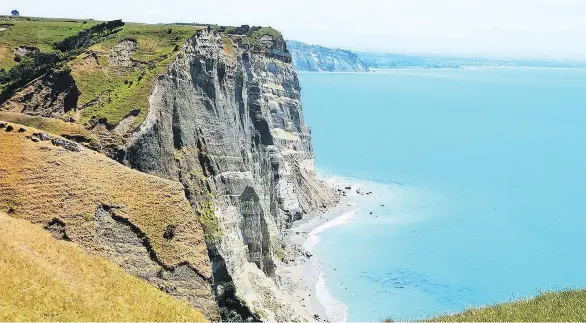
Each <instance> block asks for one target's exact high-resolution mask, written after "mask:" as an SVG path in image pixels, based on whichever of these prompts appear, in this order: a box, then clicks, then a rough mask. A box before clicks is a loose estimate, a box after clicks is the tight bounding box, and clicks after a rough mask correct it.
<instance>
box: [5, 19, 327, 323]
mask: <svg viewBox="0 0 586 323" xmlns="http://www.w3.org/2000/svg"><path fill="white" fill-rule="evenodd" d="M46 24H49V25H52V27H51V28H47V27H46ZM63 24H65V26H69V27H68V28H67V27H63ZM5 25H6V26H7V27H5V31H4V34H3V35H2V36H3V38H2V41H4V44H1V45H0V47H2V48H4V49H6V48H10V46H14V44H18V47H16V49H15V50H14V55H15V57H16V55H19V56H20V57H21V58H20V62H18V64H16V65H14V64H13V63H12V62H10V63H9V64H8V63H7V60H6V59H4V60H0V67H3V68H4V71H1V73H0V90H1V95H0V110H3V111H4V112H2V113H0V119H4V120H6V121H10V122H18V123H20V124H25V125H29V126H33V127H37V128H39V129H41V130H42V131H46V132H48V133H49V134H48V135H40V134H41V133H43V132H42V131H39V130H34V129H32V128H27V127H24V126H20V125H13V126H12V128H13V129H17V128H18V129H20V128H23V129H24V132H22V133H21V132H18V131H16V130H13V131H10V132H4V134H3V136H4V137H3V138H2V140H1V141H0V145H2V146H3V147H2V151H3V152H4V151H11V153H10V154H8V155H6V156H2V157H0V189H2V190H3V191H2V193H3V194H1V195H0V196H2V198H1V199H0V206H1V207H3V208H4V209H5V210H4V211H10V215H11V216H14V217H19V218H24V219H27V220H29V221H31V222H33V223H39V224H41V225H43V226H44V227H45V228H47V230H50V231H51V232H57V234H56V236H57V237H60V238H63V237H64V236H67V239H70V240H72V241H73V242H75V243H76V244H79V245H80V246H81V247H82V248H84V249H85V250H87V251H89V252H96V253H99V254H100V255H102V256H104V257H105V258H106V259H108V260H109V261H111V262H113V263H115V264H116V265H118V266H120V267H121V268H123V269H124V270H125V271H126V272H128V273H130V274H132V275H135V276H137V277H139V278H141V279H143V280H145V281H146V282H147V283H150V284H152V285H154V286H156V287H157V288H159V289H160V290H162V291H164V292H166V293H168V294H170V295H172V296H174V297H175V298H178V299H181V300H185V301H188V302H189V303H190V304H191V306H193V307H194V308H196V309H199V310H201V312H202V313H204V314H205V315H206V317H208V318H210V319H212V320H216V319H218V318H219V316H218V312H219V314H220V315H221V317H222V319H223V320H258V319H261V320H266V321H302V320H309V319H310V317H311V315H312V313H306V311H305V309H303V308H299V306H298V305H296V304H294V303H293V304H292V302H291V300H290V297H289V295H288V294H287V293H286V292H284V291H283V288H282V286H281V285H280V278H279V277H280V259H279V258H278V255H279V254H282V251H283V250H285V249H293V248H291V246H288V245H286V244H285V243H283V241H284V240H283V237H284V234H285V233H286V231H287V229H288V227H289V226H290V225H291V223H292V222H293V221H295V220H298V219H300V218H301V217H302V216H304V215H305V214H307V213H310V212H319V211H320V210H325V209H326V208H327V207H329V206H331V205H333V204H334V203H335V202H336V201H337V195H336V194H335V193H334V191H333V190H331V189H330V188H328V187H327V186H325V185H324V184H323V183H322V182H320V181H319V180H318V179H317V178H316V175H315V170H314V161H313V150H312V147H311V133H310V129H309V128H308V127H307V125H306V124H305V123H304V120H303V113H302V108H301V103H300V86H299V81H298V79H297V75H296V73H295V71H294V69H293V66H292V64H291V55H290V53H289V51H288V49H287V46H286V43H285V41H284V40H283V38H282V36H281V35H280V34H279V33H278V32H277V31H275V30H274V29H271V28H261V27H248V26H242V27H237V28H236V27H218V26H192V25H140V24H126V25H124V23H122V22H117V21H115V22H108V23H99V22H95V21H90V22H81V21H65V22H63V21H58V22H55V21H52V20H43V19H33V20H26V19H10V20H9V21H8V22H7V23H6V24H5ZM33 25H38V26H39V27H38V29H39V30H45V31H46V32H47V35H46V39H45V38H42V37H41V38H31V39H29V40H25V39H23V37H19V35H20V34H21V33H24V32H25V31H26V30H27V28H31V26H33ZM80 26H83V27H80ZM60 28H61V29H60ZM76 28H77V29H76ZM84 28H85V29H84ZM56 30H57V31H60V34H59V35H61V36H60V37H63V35H65V36H67V37H66V38H65V39H64V40H60V41H59V42H58V43H57V44H58V45H59V46H52V47H48V46H47V43H48V42H50V41H55V38H56V37H57V35H55V34H51V33H53V32H54V31H56ZM76 30H79V31H77V32H76ZM25 45H26V48H29V49H28V51H23V50H22V49H20V48H25V47H24V46H25ZM13 48H14V47H13ZM32 48H36V49H32ZM17 49H18V50H17ZM47 57H49V58H50V59H49V58H47ZM1 64H5V65H1ZM23 64H24V65H23ZM5 124H6V123H5ZM5 126H6V125H5ZM15 131H16V132H15ZM35 134H36V135H35ZM58 136H65V137H66V138H68V139H70V140H73V141H75V142H76V143H74V142H70V141H68V140H66V139H62V138H60V137H58ZM4 138H7V139H6V140H5V139H4ZM47 138H48V140H46V139H47ZM55 143H57V144H55ZM72 147H73V148H72ZM13 151H14V153H12V152H13ZM108 157H109V158H111V159H109V158H108ZM128 167H130V168H133V169H135V170H130V169H129V168H128ZM41 169H42V170H43V171H40V170H41ZM145 173H146V174H145ZM147 174H149V175H147ZM13 205H15V206H16V207H15V206H13ZM64 228H66V229H64ZM202 229H203V230H202ZM206 247H207V250H206ZM208 257H209V258H208ZM214 298H215V302H214ZM216 304H217V305H216ZM218 308H219V311H218Z"/></svg>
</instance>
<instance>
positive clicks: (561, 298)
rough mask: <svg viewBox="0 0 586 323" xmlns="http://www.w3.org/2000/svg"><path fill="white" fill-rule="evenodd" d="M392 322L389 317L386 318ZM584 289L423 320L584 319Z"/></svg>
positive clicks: (561, 320) (544, 320)
mask: <svg viewBox="0 0 586 323" xmlns="http://www.w3.org/2000/svg"><path fill="white" fill-rule="evenodd" d="M387 321H388V322H392V320H387ZM585 321H586V290H567V291H561V292H546V293H542V294H540V295H539V296H537V297H535V298H531V299H524V300H519V301H514V302H508V303H503V304H497V305H492V306H486V307H479V308H472V309H469V310H466V311H464V312H462V313H458V314H450V315H441V316H437V317H433V318H430V319H428V320H426V322H585Z"/></svg>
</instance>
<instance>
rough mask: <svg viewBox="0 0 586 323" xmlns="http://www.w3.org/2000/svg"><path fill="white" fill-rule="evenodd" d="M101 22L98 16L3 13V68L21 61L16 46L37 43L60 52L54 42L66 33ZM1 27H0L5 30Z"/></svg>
mask: <svg viewBox="0 0 586 323" xmlns="http://www.w3.org/2000/svg"><path fill="white" fill-rule="evenodd" d="M96 24H98V22H97V21H94V20H74V19H43V18H28V17H7V16H0V28H1V29H5V30H3V31H0V68H4V69H7V70H8V69H10V68H11V67H13V66H15V65H17V62H16V61H15V60H14V53H13V49H14V48H16V47H19V46H32V47H37V48H38V49H39V50H40V51H42V52H56V51H57V50H56V49H54V48H53V45H54V44H55V43H57V42H59V41H61V40H63V39H64V38H66V37H69V36H73V35H75V34H77V33H78V32H80V31H82V30H84V29H86V28H89V27H91V26H94V25H96ZM1 29H0V30H1Z"/></svg>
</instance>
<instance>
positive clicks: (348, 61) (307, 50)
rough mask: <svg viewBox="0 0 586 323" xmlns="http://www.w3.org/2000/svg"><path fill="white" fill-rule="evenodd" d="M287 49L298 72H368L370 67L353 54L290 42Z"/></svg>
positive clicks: (346, 51)
mask: <svg viewBox="0 0 586 323" xmlns="http://www.w3.org/2000/svg"><path fill="white" fill-rule="evenodd" d="M287 47H288V48H289V50H290V51H291V55H292V57H293V65H294V66H295V69H296V70H298V71H313V72H367V71H368V67H367V66H366V65H365V64H364V63H363V62H362V61H361V60H360V58H359V57H358V56H357V55H356V54H355V53H353V52H351V51H349V50H344V49H332V48H327V47H322V46H317V45H308V44H305V43H302V42H298V41H294V40H289V41H287Z"/></svg>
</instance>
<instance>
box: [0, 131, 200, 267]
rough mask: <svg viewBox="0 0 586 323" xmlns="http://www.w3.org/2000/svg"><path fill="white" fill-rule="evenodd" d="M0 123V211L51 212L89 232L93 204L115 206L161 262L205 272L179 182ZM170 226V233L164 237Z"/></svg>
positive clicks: (34, 217)
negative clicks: (172, 231) (183, 264)
mask: <svg viewBox="0 0 586 323" xmlns="http://www.w3.org/2000/svg"><path fill="white" fill-rule="evenodd" d="M9 127H10V128H12V130H11V131H7V130H8V129H9ZM0 128H1V129H0V151H1V152H2V154H0V211H2V210H3V211H6V212H10V213H11V214H12V215H13V216H14V217H18V218H24V219H27V220H30V221H33V222H37V223H48V222H50V221H51V220H52V219H54V218H57V219H60V220H62V221H63V222H64V223H65V224H67V225H68V227H71V229H72V230H77V231H78V233H77V234H79V235H81V234H85V233H84V232H89V231H88V230H89V228H88V225H90V224H91V220H92V215H93V214H94V212H95V211H96V208H98V207H99V206H101V205H110V206H116V211H115V212H116V214H117V215H118V216H120V217H123V218H125V219H128V221H130V222H132V223H133V224H135V225H136V226H137V227H138V228H140V229H141V230H142V231H143V232H144V234H145V235H146V236H147V237H148V238H149V241H150V244H151V245H152V247H153V249H154V252H156V253H157V254H158V256H159V257H160V258H161V260H162V261H163V262H164V263H166V264H169V265H175V264H177V263H181V262H183V261H187V262H189V263H190V264H191V265H192V266H193V267H195V268H197V269H198V270H199V271H200V272H201V273H202V274H204V275H205V276H207V277H209V276H211V269H210V267H209V259H208V256H207V249H206V245H205V243H204V234H203V230H202V228H201V225H200V224H199V222H198V220H197V217H196V215H195V213H194V212H193V211H192V209H191V206H190V205H189V202H188V201H187V199H186V198H185V194H184V191H183V187H182V185H181V184H180V183H178V182H173V181H169V180H165V179H162V178H159V177H156V176H152V175H147V174H144V173H140V172H138V171H135V170H132V169H130V168H128V167H125V166H123V165H121V164H119V163H117V162H115V161H113V160H111V159H109V158H108V157H106V156H104V155H102V154H99V153H96V152H94V151H92V150H89V149H84V150H82V151H79V152H73V151H68V150H66V149H65V148H63V147H61V146H58V145H55V144H53V143H52V141H51V140H40V139H38V138H39V137H37V136H35V135H33V134H35V133H38V132H39V130H37V129H34V128H30V127H24V126H22V125H18V124H12V123H5V122H2V121H0ZM21 129H22V130H21ZM33 139H35V140H36V141H35V140H33ZM40 170H42V171H40ZM170 225H172V226H174V227H175V228H176V229H175V231H176V238H175V239H166V238H164V235H165V232H166V230H167V228H168V227H169V226H170ZM87 234H89V233H87Z"/></svg>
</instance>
